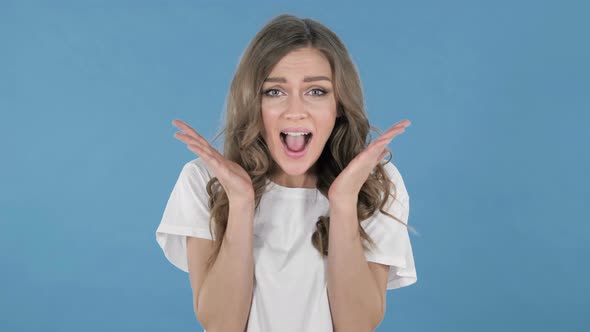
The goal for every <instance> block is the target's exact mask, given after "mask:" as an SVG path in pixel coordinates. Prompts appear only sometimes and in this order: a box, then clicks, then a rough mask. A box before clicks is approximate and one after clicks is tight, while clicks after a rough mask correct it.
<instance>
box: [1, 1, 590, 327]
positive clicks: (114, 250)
mask: <svg viewBox="0 0 590 332" xmlns="http://www.w3.org/2000/svg"><path fill="white" fill-rule="evenodd" d="M589 10H590V6H589V5H588V2H583V1H552V2H549V1H493V2H492V1H488V2H483V1H477V2H476V1H444V2H443V1H411V2H410V1H406V2H401V1H391V2H370V1H364V2H362V3H360V4H355V5H343V4H341V3H340V2H335V1H334V2H330V1H321V2H317V1H298V2H296V3H295V2H293V1H279V2H271V1H259V2H252V1H249V2H243V3H238V2H228V1H216V2H213V1H210V2H197V1H169V2H168V1H135V2H132V1H110V2H107V1H46V2H34V1H5V0H2V1H0V40H1V44H0V50H1V51H0V111H1V121H0V135H1V137H0V138H1V140H0V144H1V156H2V163H1V167H2V172H0V183H1V185H0V188H1V192H0V221H1V223H2V232H1V233H0V255H1V256H0V258H1V264H0V265H1V269H2V273H1V274H0V285H1V286H0V287H1V291H0V293H1V296H0V313H1V317H2V318H1V319H0V330H2V331H80V330H83V331H104V330H109V331H195V330H198V329H199V328H200V326H199V325H198V322H197V321H196V319H195V317H194V314H193V308H192V299H191V296H192V295H191V288H190V284H189V279H188V274H186V273H185V272H182V271H180V270H178V269H175V268H174V267H173V266H172V265H171V264H170V263H169V262H168V261H166V259H165V257H164V255H163V254H162V252H161V249H160V248H159V247H158V245H157V243H156V240H155V230H156V227H157V225H158V224H159V222H160V218H161V216H162V213H163V210H164V207H165V204H166V201H167V199H168V197H169V194H170V192H171V190H172V187H173V185H174V182H175V181H176V178H177V176H178V174H179V172H180V170H181V167H182V165H183V164H184V163H186V162H187V161H188V160H191V159H193V158H196V156H195V155H194V153H192V152H191V151H190V150H188V149H187V148H186V146H185V145H184V144H183V143H182V142H180V141H179V140H177V139H175V138H174V137H173V134H174V133H175V132H176V131H177V129H176V127H174V126H173V125H172V124H171V122H172V120H173V119H175V118H179V119H182V120H185V121H186V122H188V123H189V124H191V125H192V126H194V128H195V129H197V131H199V132H200V133H202V134H203V135H205V136H206V137H207V138H209V139H212V138H213V136H214V135H215V134H216V133H217V131H218V129H219V128H220V126H221V122H220V121H221V117H222V112H223V107H224V102H225V100H224V99H225V96H226V94H227V91H228V89H229V84H230V81H231V78H232V76H233V73H234V71H235V68H236V66H237V64H238V60H239V56H240V55H241V53H242V52H243V50H244V49H245V47H246V46H247V45H248V43H249V42H250V40H251V38H252V37H253V36H254V34H255V33H256V32H257V31H258V30H259V29H260V28H262V26H263V25H264V24H265V23H266V22H267V21H268V20H270V19H271V18H272V17H274V16H275V15H278V14H281V13H291V14H295V15H298V16H301V17H310V18H313V19H316V20H318V21H320V22H322V23H324V24H325V25H327V26H328V27H330V28H331V29H332V30H334V31H335V32H336V33H337V34H338V35H339V36H340V37H341V38H342V40H343V41H344V42H345V44H346V45H347V47H348V49H349V51H350V53H351V55H352V57H353V60H354V61H355V63H356V64H357V66H358V69H359V71H360V75H361V79H362V84H363V89H364V91H365V94H366V106H367V112H368V115H369V118H370V120H371V123H372V124H373V125H375V126H377V127H379V128H380V129H382V130H384V129H386V128H388V127H389V126H390V125H391V124H393V123H395V122H397V121H399V120H401V119H410V121H412V126H411V127H409V128H408V129H407V130H406V132H405V133H404V134H402V135H400V136H398V137H397V138H396V139H394V140H393V141H392V142H391V143H390V146H389V147H390V149H392V151H393V152H394V163H395V164H396V165H397V166H398V168H399V170H400V172H401V173H402V175H403V177H404V180H405V182H406V186H407V189H408V192H409V194H410V197H411V211H410V224H411V225H412V226H414V227H415V228H416V229H417V230H418V232H419V233H420V236H416V235H413V234H411V239H412V245H413V249H414V257H415V260H416V267H417V271H418V282H417V283H416V284H414V285H412V286H409V287H406V288H402V289H398V290H394V291H389V292H388V293H387V296H388V299H387V302H388V303H387V305H388V306H387V314H386V317H385V319H384V320H383V322H382V323H381V325H380V327H379V328H378V330H377V331H381V332H382V331H500V330H501V331H523V330H526V331H529V330H530V331H556V330H560V331H582V330H584V329H587V328H588V327H587V325H588V323H589V318H588V313H589V312H588V308H589V303H588V302H589V286H588V284H587V280H588V279H589V274H590V273H589V269H588V265H587V264H586V263H584V262H587V261H588V257H589V251H590V250H589V245H588V239H589V234H590V233H589V231H590V226H589V223H588V220H589V219H588V217H587V210H586V209H585V208H584V207H585V203H586V200H587V199H588V198H589V197H590V195H589V189H588V188H589V186H588V184H589V181H588V179H589V177H588V175H587V172H588V170H589V169H590V165H589V161H590V158H589V154H588V143H589V142H590V139H589V138H590V137H589V136H590V134H589V130H588V123H589V120H590V115H589V114H590V112H589V111H590V107H589V106H590V83H589V75H590V65H589V62H588V60H589V59H590V47H589V45H590V43H588V32H589V31H590V24H589V22H590V21H589V20H588V12H589ZM373 134H374V135H376V134H375V133H373ZM217 142H218V143H216V144H215V146H217V147H219V146H221V145H220V144H219V142H220V140H218V141H217ZM584 220H585V221H584Z"/></svg>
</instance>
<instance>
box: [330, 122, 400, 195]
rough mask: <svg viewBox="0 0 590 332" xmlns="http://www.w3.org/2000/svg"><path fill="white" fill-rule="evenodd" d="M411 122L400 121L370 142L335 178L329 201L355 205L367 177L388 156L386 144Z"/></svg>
mask: <svg viewBox="0 0 590 332" xmlns="http://www.w3.org/2000/svg"><path fill="white" fill-rule="evenodd" d="M410 124H411V122H410V121H409V120H402V121H400V122H398V123H396V124H395V125H393V126H392V127H391V128H389V129H387V131H385V132H384V133H383V134H382V135H381V136H379V138H377V139H376V140H374V141H373V142H371V143H370V144H369V145H368V146H367V148H366V149H365V150H363V151H362V152H361V153H359V154H358V155H357V156H356V157H355V158H354V159H353V160H351V161H350V163H349V164H348V165H347V166H346V167H345V168H344V169H343V170H342V172H341V173H340V174H339V175H338V176H337V177H336V179H335V180H334V182H332V185H331V186H330V190H329V191H328V198H329V199H330V200H331V201H344V202H350V203H353V202H354V203H356V201H357V199H358V193H359V192H360V190H361V188H362V186H363V184H364V183H365V181H367V179H368V178H369V175H370V174H371V172H372V171H373V169H374V168H375V166H377V164H378V163H379V162H381V160H382V159H383V158H384V157H385V156H386V155H387V154H388V151H390V150H389V149H385V147H386V146H387V144H389V142H390V141H391V140H392V139H393V138H394V137H395V136H397V135H398V134H401V133H403V132H404V131H405V128H406V127H409V126H410Z"/></svg>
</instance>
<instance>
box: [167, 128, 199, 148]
mask: <svg viewBox="0 0 590 332" xmlns="http://www.w3.org/2000/svg"><path fill="white" fill-rule="evenodd" d="M174 138H176V139H178V140H180V141H182V142H183V143H185V144H194V145H198V146H199V147H201V148H203V149H204V148H205V145H204V144H203V143H202V142H201V141H199V140H197V139H195V138H194V137H192V136H190V135H188V134H185V133H180V132H176V133H174Z"/></svg>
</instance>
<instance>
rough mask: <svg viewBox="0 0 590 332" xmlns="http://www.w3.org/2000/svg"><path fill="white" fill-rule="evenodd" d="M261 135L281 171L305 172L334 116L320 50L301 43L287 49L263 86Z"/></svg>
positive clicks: (286, 174)
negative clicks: (306, 46)
mask: <svg viewBox="0 0 590 332" xmlns="http://www.w3.org/2000/svg"><path fill="white" fill-rule="evenodd" d="M261 100H262V104H261V107H262V119H263V122H264V133H263V138H264V140H265V141H266V143H267V145H268V147H269V149H270V153H271V155H272V158H273V159H274V160H275V162H276V163H277V164H278V166H279V167H280V170H281V173H280V174H279V177H296V178H298V176H302V175H305V174H306V172H307V171H308V170H309V168H310V167H311V166H313V165H314V164H315V162H316V161H317V159H318V158H319V156H320V155H321V153H322V150H323V149H324V145H325V144H326V141H327V140H328V138H329V137H330V134H331V133H332V129H333V128H334V124H335V122H336V116H337V110H336V98H335V96H334V88H333V84H332V70H331V67H330V63H329V62H328V60H327V59H326V58H325V57H324V55H323V54H322V53H321V52H320V51H318V50H316V49H313V48H302V49H297V50H295V51H292V52H290V53H288V54H287V55H285V56H284V57H283V58H282V59H281V60H280V61H279V62H278V63H277V64H276V65H275V66H274V67H273V69H272V71H271V73H270V74H269V75H268V77H267V78H266V79H265V81H264V84H263V86H262V99H261Z"/></svg>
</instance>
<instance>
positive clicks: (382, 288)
mask: <svg viewBox="0 0 590 332" xmlns="http://www.w3.org/2000/svg"><path fill="white" fill-rule="evenodd" d="M368 264H369V269H370V270H371V274H373V278H374V279H375V282H376V284H377V287H378V288H379V294H380V295H381V316H380V317H381V318H382V317H383V315H385V306H386V299H387V296H386V292H387V277H388V274H389V269H390V266H389V265H385V264H380V263H375V262H368Z"/></svg>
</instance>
